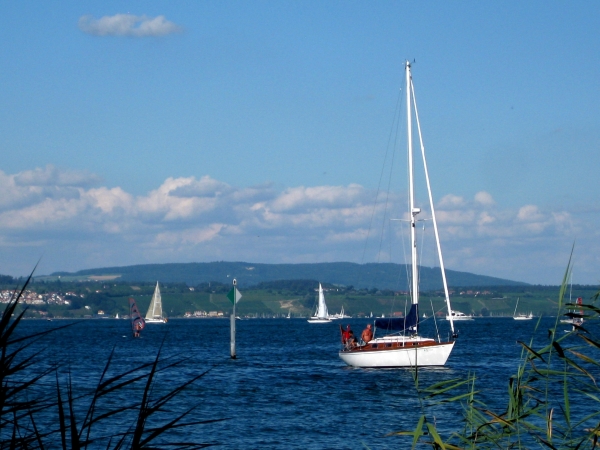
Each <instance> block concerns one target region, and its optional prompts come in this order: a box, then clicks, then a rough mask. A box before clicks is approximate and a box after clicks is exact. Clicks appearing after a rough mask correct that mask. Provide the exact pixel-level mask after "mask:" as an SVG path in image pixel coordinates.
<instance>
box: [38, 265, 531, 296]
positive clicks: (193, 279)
mask: <svg viewBox="0 0 600 450" xmlns="http://www.w3.org/2000/svg"><path fill="white" fill-rule="evenodd" d="M408 269H409V267H407V266H405V265H404V264H393V263H369V264H355V263H348V262H334V263H311V264H255V263H246V262H224V261H219V262H210V263H172V264H144V265H135V266H124V267H105V268H99V269H88V270H80V271H79V272H75V273H67V272H56V273H53V274H52V275H51V277H56V276H61V277H64V279H65V281H66V280H68V279H71V278H73V279H77V278H80V277H82V278H87V277H90V276H95V277H97V276H111V275H112V276H116V277H115V279H117V280H122V281H128V282H132V281H139V282H142V281H160V282H164V283H173V282H185V283H187V284H188V285H190V286H195V285H198V284H200V283H204V282H210V281H218V282H221V283H229V282H231V280H232V279H233V278H236V279H237V281H238V286H240V287H244V286H254V285H256V284H258V283H262V282H268V281H276V280H306V279H312V280H319V281H321V282H324V283H332V284H340V285H344V286H354V287H355V288H369V289H371V288H379V289H394V290H405V289H407V281H406V280H407V273H408ZM446 276H447V277H448V284H449V286H451V287H459V286H481V287H483V286H519V285H526V283H522V282H518V281H511V280H504V279H501V278H495V277H488V276H484V275H475V274H472V273H468V272H457V271H454V270H447V271H446ZM42 278H43V277H42ZM420 278H421V289H423V290H435V289H440V288H441V287H442V278H441V274H440V271H439V268H430V267H421V271H420Z"/></svg>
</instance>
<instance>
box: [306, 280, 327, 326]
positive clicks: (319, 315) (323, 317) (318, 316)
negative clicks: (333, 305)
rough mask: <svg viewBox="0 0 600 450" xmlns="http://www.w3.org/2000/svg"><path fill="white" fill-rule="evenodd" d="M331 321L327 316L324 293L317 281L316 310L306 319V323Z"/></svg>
mask: <svg viewBox="0 0 600 450" xmlns="http://www.w3.org/2000/svg"><path fill="white" fill-rule="evenodd" d="M328 322H331V318H330V317H329V311H327V305H326V304H325V295H324V294H323V288H322V287H321V283H319V301H318V303H317V310H316V312H315V315H314V316H312V317H311V318H309V319H308V323H328Z"/></svg>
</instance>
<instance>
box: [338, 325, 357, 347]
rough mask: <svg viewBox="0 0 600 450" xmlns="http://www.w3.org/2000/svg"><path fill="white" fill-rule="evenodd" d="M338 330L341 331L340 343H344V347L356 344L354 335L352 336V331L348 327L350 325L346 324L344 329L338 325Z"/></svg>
mask: <svg viewBox="0 0 600 450" xmlns="http://www.w3.org/2000/svg"><path fill="white" fill-rule="evenodd" d="M340 332H341V333H342V344H344V346H345V347H346V348H349V347H355V346H356V337H354V332H353V331H352V329H350V325H346V329H345V330H343V329H342V326H341V325H340Z"/></svg>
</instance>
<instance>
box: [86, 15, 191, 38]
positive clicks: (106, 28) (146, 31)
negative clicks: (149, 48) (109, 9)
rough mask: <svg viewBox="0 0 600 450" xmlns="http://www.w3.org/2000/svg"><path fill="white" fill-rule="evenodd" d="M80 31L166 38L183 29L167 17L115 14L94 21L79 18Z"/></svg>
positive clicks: (90, 18) (89, 17)
mask: <svg viewBox="0 0 600 450" xmlns="http://www.w3.org/2000/svg"><path fill="white" fill-rule="evenodd" d="M79 29H80V30H81V31H83V32H84V33H88V34H92V35H95V36H133V37H147V36H154V37H156V36H166V35H168V34H173V33H179V32H181V31H182V29H181V27H180V26H178V25H176V24H174V23H173V22H170V21H168V20H167V19H166V18H165V16H156V17H148V16H145V15H142V16H136V15H133V14H115V15H114V16H104V17H101V18H99V19H94V18H93V17H92V16H89V15H86V16H82V17H80V18H79Z"/></svg>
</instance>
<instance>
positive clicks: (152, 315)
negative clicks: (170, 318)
mask: <svg viewBox="0 0 600 450" xmlns="http://www.w3.org/2000/svg"><path fill="white" fill-rule="evenodd" d="M166 322H167V319H166V318H165V317H163V310H162V297H161V295H160V288H159V287H158V281H157V282H156V287H155V288H154V294H153V295H152V300H151V301H150V306H149V307H148V312H147V313H146V323H166Z"/></svg>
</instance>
